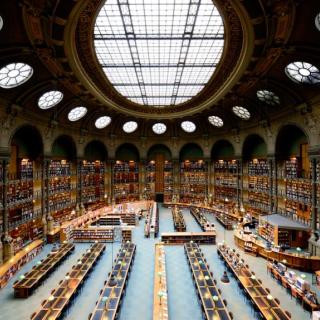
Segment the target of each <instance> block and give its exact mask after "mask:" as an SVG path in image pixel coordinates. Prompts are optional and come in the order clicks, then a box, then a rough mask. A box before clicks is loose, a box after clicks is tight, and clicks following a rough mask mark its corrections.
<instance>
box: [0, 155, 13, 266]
mask: <svg viewBox="0 0 320 320" xmlns="http://www.w3.org/2000/svg"><path fill="white" fill-rule="evenodd" d="M8 164H9V161H8V158H6V159H3V160H2V168H3V189H2V190H3V197H2V199H3V239H2V243H3V248H2V250H3V261H4V262H6V261H8V260H9V259H10V258H11V257H12V256H13V254H14V252H13V244H12V238H11V236H10V234H9V210H8V206H7V204H8V203H7V194H8Z"/></svg>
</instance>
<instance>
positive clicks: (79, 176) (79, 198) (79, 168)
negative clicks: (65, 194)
mask: <svg viewBox="0 0 320 320" xmlns="http://www.w3.org/2000/svg"><path fill="white" fill-rule="evenodd" d="M82 164H83V162H82V159H78V160H77V169H76V175H77V202H76V208H79V206H80V205H81V204H82ZM76 211H77V210H76ZM76 213H79V210H78V212H76Z"/></svg>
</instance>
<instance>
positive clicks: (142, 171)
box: [139, 159, 146, 200]
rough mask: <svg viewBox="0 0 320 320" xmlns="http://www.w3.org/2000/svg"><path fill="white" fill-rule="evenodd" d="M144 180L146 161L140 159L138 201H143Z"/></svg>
mask: <svg viewBox="0 0 320 320" xmlns="http://www.w3.org/2000/svg"><path fill="white" fill-rule="evenodd" d="M145 180H146V160H144V159H140V161H139V200H144V199H143V196H144V194H145V192H144V188H145Z"/></svg>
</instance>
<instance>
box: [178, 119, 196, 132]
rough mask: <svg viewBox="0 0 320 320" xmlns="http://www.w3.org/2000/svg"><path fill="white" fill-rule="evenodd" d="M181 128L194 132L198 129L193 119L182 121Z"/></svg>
mask: <svg viewBox="0 0 320 320" xmlns="http://www.w3.org/2000/svg"><path fill="white" fill-rule="evenodd" d="M181 128H182V130H184V131H185V132H194V131H196V125H195V124H194V123H193V122H191V121H183V122H181Z"/></svg>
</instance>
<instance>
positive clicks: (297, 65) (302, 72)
mask: <svg viewBox="0 0 320 320" xmlns="http://www.w3.org/2000/svg"><path fill="white" fill-rule="evenodd" d="M285 72H286V75H287V76H288V77H289V78H290V79H291V80H292V81H294V82H298V83H309V84H316V83H319V82H320V72H319V69H318V68H317V67H315V66H313V65H312V64H310V63H308V62H303V61H295V62H292V63H290V64H288V65H287V66H286V69H285Z"/></svg>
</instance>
